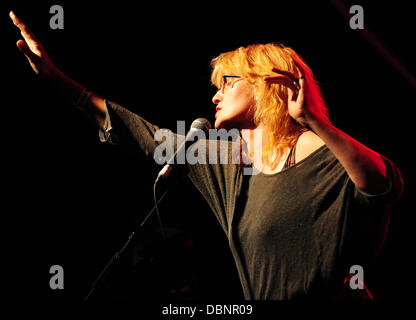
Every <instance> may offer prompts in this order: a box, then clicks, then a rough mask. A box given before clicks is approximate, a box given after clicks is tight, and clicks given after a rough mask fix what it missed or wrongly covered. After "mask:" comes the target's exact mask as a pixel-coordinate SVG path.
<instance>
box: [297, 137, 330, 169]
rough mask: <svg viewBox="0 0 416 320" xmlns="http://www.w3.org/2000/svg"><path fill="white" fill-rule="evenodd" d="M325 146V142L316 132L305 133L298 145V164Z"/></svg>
mask: <svg viewBox="0 0 416 320" xmlns="http://www.w3.org/2000/svg"><path fill="white" fill-rule="evenodd" d="M323 145H325V142H324V141H323V140H322V139H321V138H320V137H319V136H318V135H317V134H315V133H314V132H312V131H310V130H308V131H305V132H303V133H302V134H301V135H300V136H299V139H298V142H297V143H296V162H299V161H301V160H302V159H304V158H306V157H307V156H309V155H310V154H311V153H313V152H314V151H316V150H318V149H319V148H320V147H322V146H323Z"/></svg>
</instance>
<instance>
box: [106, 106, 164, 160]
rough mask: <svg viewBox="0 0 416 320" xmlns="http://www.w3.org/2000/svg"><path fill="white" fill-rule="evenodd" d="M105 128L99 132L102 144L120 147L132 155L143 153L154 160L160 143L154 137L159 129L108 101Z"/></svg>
mask: <svg viewBox="0 0 416 320" xmlns="http://www.w3.org/2000/svg"><path fill="white" fill-rule="evenodd" d="M105 114H106V118H105V122H104V128H103V129H100V130H99V138H100V141H101V142H104V143H108V144H112V145H119V146H121V147H122V148H123V149H124V150H126V151H128V152H130V153H141V154H144V155H145V156H146V158H149V159H152V158H153V154H154V150H155V148H156V147H157V145H158V143H157V142H156V141H155V140H154V135H155V133H156V131H157V130H159V128H158V127H157V126H155V125H153V124H151V123H149V122H148V121H146V120H145V119H143V118H142V117H140V116H139V115H137V114H135V113H133V112H131V111H129V110H127V109H126V108H123V107H122V106H120V105H118V104H117V103H114V102H112V101H108V100H106V110H105Z"/></svg>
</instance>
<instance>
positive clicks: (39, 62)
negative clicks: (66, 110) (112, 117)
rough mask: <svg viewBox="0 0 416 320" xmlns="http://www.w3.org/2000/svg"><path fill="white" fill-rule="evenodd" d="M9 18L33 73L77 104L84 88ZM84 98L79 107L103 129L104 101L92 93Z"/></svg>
mask: <svg viewBox="0 0 416 320" xmlns="http://www.w3.org/2000/svg"><path fill="white" fill-rule="evenodd" d="M10 18H11V19H12V21H13V23H14V24H15V25H16V26H17V27H18V28H19V30H20V32H21V34H22V36H23V39H24V40H19V41H17V43H16V45H17V47H18V48H19V50H20V51H21V52H23V54H24V55H25V56H26V58H27V60H28V61H29V64H30V66H31V67H32V69H33V70H34V71H35V73H36V74H37V75H38V76H39V77H41V78H42V79H44V80H45V81H46V82H47V83H49V84H50V86H51V87H52V88H53V89H55V90H57V91H58V92H60V94H61V95H62V96H63V97H64V99H66V100H67V101H68V102H69V103H71V104H77V102H78V101H79V99H80V97H81V96H82V95H84V94H85V93H86V91H85V90H86V88H85V87H84V86H83V85H81V84H80V83H78V82H76V81H74V80H72V79H71V78H69V77H68V76H67V75H65V74H64V73H63V72H61V71H60V70H59V69H58V68H57V67H56V66H55V65H54V64H53V63H52V61H51V59H50V58H49V56H48V54H47V53H46V51H45V48H44V47H43V45H42V44H41V43H40V42H39V40H37V39H36V37H35V35H34V34H33V33H32V31H31V30H30V29H29V28H28V26H27V25H25V24H24V23H23V21H22V20H20V19H19V18H18V17H17V16H16V15H15V14H14V13H13V12H10ZM85 96H86V97H87V98H88V99H87V100H86V101H84V102H83V104H82V106H80V107H82V109H83V111H84V112H85V113H86V114H87V115H88V116H89V117H90V118H91V119H92V120H93V121H94V122H95V123H96V124H97V125H98V126H99V127H100V128H104V120H105V108H106V106H105V100H104V99H103V98H102V97H100V96H99V95H98V94H96V93H94V92H91V93H90V94H88V95H85Z"/></svg>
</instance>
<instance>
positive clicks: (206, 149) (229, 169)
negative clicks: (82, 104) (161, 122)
mask: <svg viewBox="0 0 416 320" xmlns="http://www.w3.org/2000/svg"><path fill="white" fill-rule="evenodd" d="M106 107H107V109H106V111H105V112H106V119H105V125H104V128H103V129H100V131H99V138H100V140H101V141H102V142H104V143H108V144H113V145H117V146H120V147H121V148H122V149H123V150H126V151H128V152H129V153H135V154H137V153H139V154H144V155H145V156H146V158H148V159H152V160H153V161H156V162H157V163H159V164H164V163H161V160H160V153H161V152H159V150H157V147H158V146H159V145H160V144H161V142H159V141H155V135H156V134H157V131H158V130H159V128H158V127H157V126H155V125H153V124H151V123H149V122H148V121H146V120H145V119H143V118H142V117H140V116H138V115H137V114H134V113H133V112H130V111H129V110H127V109H125V108H123V107H122V106H120V105H118V104H116V103H114V102H111V101H106ZM180 138H184V137H183V136H180V135H177V134H173V133H171V135H170V136H169V137H168V138H167V139H166V140H165V141H164V142H165V143H166V145H167V148H168V149H169V150H170V151H171V152H173V151H174V150H176V146H177V145H178V140H180ZM239 145H240V144H239V142H238V141H237V142H234V143H233V144H232V143H228V142H224V141H222V142H221V141H216V140H206V139H199V140H198V141H196V142H195V143H194V144H193V145H192V146H190V147H191V148H190V151H189V152H188V151H187V152H186V153H187V160H189V159H188V155H192V154H194V153H195V152H197V153H198V152H202V154H203V156H202V157H199V159H198V161H197V162H196V163H193V164H191V163H189V161H187V162H186V165H185V166H177V167H176V168H175V170H183V171H182V173H183V174H186V175H187V177H188V178H189V179H190V181H191V182H192V183H193V184H194V186H195V187H196V188H197V189H198V190H199V192H200V193H201V194H202V195H203V197H204V198H205V200H206V201H207V203H208V205H209V206H210V208H211V209H212V211H213V213H214V215H215V216H216V218H217V220H218V221H219V223H220V225H221V227H222V228H223V230H224V231H225V232H226V233H227V234H228V232H229V230H230V221H231V219H232V214H233V212H234V207H235V199H236V197H237V194H238V192H239V186H240V184H241V181H240V179H239V170H240V167H239V166H238V165H236V164H232V163H231V162H232V159H233V154H234V155H235V153H236V150H235V149H238V148H236V147H237V146H239ZM196 158H198V157H196ZM201 160H202V161H201Z"/></svg>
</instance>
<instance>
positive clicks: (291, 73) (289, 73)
mask: <svg viewBox="0 0 416 320" xmlns="http://www.w3.org/2000/svg"><path fill="white" fill-rule="evenodd" d="M272 71H273V72H275V73H280V74H283V75H285V76H287V77H289V78H291V79H292V80H293V79H296V78H298V75H297V74H295V73H293V72H290V71H286V70H280V69H277V68H273V69H272Z"/></svg>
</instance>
